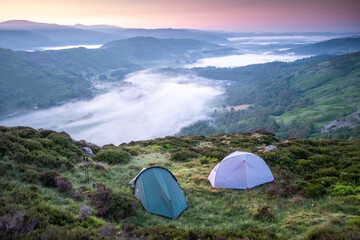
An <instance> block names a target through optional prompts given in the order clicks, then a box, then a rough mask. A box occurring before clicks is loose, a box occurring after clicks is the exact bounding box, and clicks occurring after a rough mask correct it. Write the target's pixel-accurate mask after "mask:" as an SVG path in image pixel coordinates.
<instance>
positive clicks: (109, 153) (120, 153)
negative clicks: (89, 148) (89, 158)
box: [93, 149, 131, 164]
mask: <svg viewBox="0 0 360 240" xmlns="http://www.w3.org/2000/svg"><path fill="white" fill-rule="evenodd" d="M93 159H94V160H96V161H100V162H106V163H108V164H119V163H127V162H129V161H130V159H131V155H130V154H129V153H128V152H125V151H124V150H113V149H109V150H104V151H101V152H99V153H97V154H96V155H95V156H94V157H93Z"/></svg>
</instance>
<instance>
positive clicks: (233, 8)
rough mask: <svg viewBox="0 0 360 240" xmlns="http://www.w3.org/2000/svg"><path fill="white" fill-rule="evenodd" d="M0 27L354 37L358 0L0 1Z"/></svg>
mask: <svg viewBox="0 0 360 240" xmlns="http://www.w3.org/2000/svg"><path fill="white" fill-rule="evenodd" d="M0 9H1V10H0V13H1V14H0V22H4V21H11V20H22V19H26V20H28V21H33V22H39V23H53V24H58V25H67V26H73V25H76V24H82V25H112V26H118V27H123V28H147V29H155V28H174V29H199V30H207V31H209V30H210V31H224V32H279V33H282V32H358V31H360V15H359V14H358V12H359V9H360V1H357V0H345V1H337V0H330V1H329V0H315V1H314V0H312V1H309V0H306V1H301V2H295V1H286V0H274V1H271V2H269V1H266V0H255V1H254V0H252V1H250V0H225V1H218V0H210V1H209V0H199V1H196V2H195V3H194V2H190V1H188V0H187V1H179V0H174V1H171V2H168V1H164V0H154V1H151V2H149V1H146V0H139V1H137V2H136V3H134V2H131V1H130V0H124V1H122V2H119V1H115V0H106V1H102V2H100V1H98V0H90V1H85V0H79V1H76V2H75V3H74V2H73V1H70V0H63V1H51V2H49V1H44V0H31V1H27V2H26V3H23V2H21V1H20V0H12V1H10V0H3V1H2V2H1V3H0Z"/></svg>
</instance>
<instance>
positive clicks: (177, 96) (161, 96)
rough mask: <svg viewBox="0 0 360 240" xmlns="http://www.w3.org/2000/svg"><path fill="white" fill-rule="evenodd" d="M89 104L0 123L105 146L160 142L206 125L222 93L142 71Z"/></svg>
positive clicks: (203, 83) (207, 84)
mask: <svg viewBox="0 0 360 240" xmlns="http://www.w3.org/2000/svg"><path fill="white" fill-rule="evenodd" d="M124 83H125V84H122V85H119V84H112V85H111V86H105V87H106V88H109V92H107V93H104V94H101V95H98V96H96V97H95V98H94V99H92V100H89V101H77V102H72V103H67V104H65V105H62V106H59V107H53V108H50V109H46V110H40V111H36V112H33V113H29V114H26V115H22V116H18V117H15V118H11V119H6V120H4V121H2V122H0V125H5V126H21V125H23V126H31V127H34V128H45V129H53V130H56V131H66V132H68V133H69V134H70V135H71V136H72V137H73V138H75V139H76V140H80V139H86V140H87V141H90V142H93V143H96V144H99V145H104V144H108V143H114V144H120V143H122V142H129V141H135V140H144V139H152V138H156V137H164V136H167V135H173V134H175V133H177V132H178V131H179V130H180V129H181V128H182V127H185V126H187V125H189V124H191V123H193V122H195V121H197V120H200V119H206V118H207V116H208V112H207V111H208V110H209V105H210V104H211V101H212V100H214V99H215V98H216V97H217V96H219V95H221V94H222V93H223V90H222V88H221V87H219V86H216V85H214V84H213V83H212V82H211V81H209V80H207V79H204V78H200V77H197V76H194V75H170V74H164V73H160V72H158V71H155V70H146V71H140V72H136V73H133V74H131V75H129V76H128V77H127V78H126V79H125V81H124Z"/></svg>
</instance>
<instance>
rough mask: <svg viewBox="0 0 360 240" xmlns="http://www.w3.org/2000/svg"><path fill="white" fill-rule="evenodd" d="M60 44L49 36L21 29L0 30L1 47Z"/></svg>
mask: <svg viewBox="0 0 360 240" xmlns="http://www.w3.org/2000/svg"><path fill="white" fill-rule="evenodd" d="M56 45H59V44H58V43H56V42H55V41H53V40H51V39H49V38H48V37H46V36H44V35H42V34H38V33H33V32H28V31H21V30H0V47H1V48H10V49H13V50H21V49H33V48H37V47H44V46H46V47H48V46H56Z"/></svg>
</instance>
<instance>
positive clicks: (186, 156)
mask: <svg viewBox="0 0 360 240" xmlns="http://www.w3.org/2000/svg"><path fill="white" fill-rule="evenodd" d="M196 157H197V154H196V153H195V152H193V151H190V150H185V149H184V150H179V151H177V152H174V153H172V154H171V157H170V160H171V161H175V162H187V161H189V160H190V159H192V158H196Z"/></svg>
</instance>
